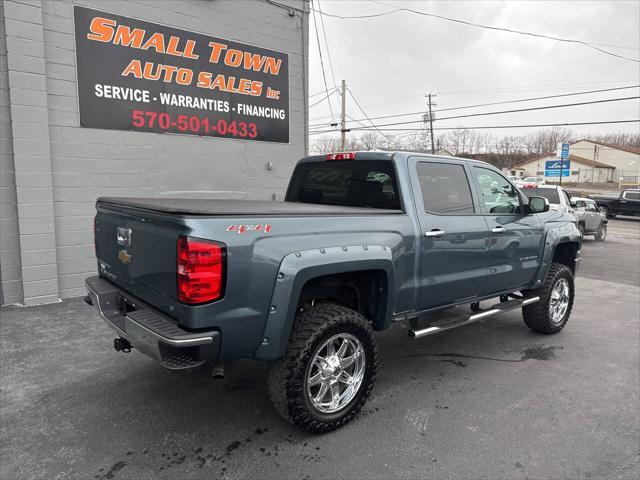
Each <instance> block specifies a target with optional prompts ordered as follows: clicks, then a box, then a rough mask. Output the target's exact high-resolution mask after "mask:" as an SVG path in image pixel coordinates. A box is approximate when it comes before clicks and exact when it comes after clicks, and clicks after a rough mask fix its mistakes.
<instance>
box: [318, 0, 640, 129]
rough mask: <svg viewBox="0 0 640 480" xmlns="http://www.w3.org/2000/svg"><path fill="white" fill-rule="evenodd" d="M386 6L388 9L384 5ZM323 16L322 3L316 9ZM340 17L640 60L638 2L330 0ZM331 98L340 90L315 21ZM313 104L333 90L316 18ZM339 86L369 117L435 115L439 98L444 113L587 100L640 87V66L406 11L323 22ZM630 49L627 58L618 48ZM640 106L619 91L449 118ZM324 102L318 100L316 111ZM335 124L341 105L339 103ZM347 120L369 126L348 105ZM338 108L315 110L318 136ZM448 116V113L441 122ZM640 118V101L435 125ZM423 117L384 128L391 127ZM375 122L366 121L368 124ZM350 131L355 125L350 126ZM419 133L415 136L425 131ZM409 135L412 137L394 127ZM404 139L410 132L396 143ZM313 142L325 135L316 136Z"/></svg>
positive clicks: (417, 20)
mask: <svg viewBox="0 0 640 480" xmlns="http://www.w3.org/2000/svg"><path fill="white" fill-rule="evenodd" d="M383 4H388V5H390V6H385V5H383ZM313 5H314V7H315V8H316V9H317V8H318V0H314V2H313ZM319 6H320V7H321V8H322V11H323V12H324V13H327V14H332V15H343V16H353V15H367V14H375V13H381V12H387V11H391V10H393V9H394V8H398V7H409V8H413V9H416V10H420V11H423V12H429V13H434V14H438V15H444V16H449V17H454V18H457V19H461V20H467V21H471V22H475V23H481V24H485V25H490V26H496V27H507V28H511V29H518V30H525V31H529V32H534V33H540V34H546V35H552V36H557V37H564V38H571V39H577V40H582V41H586V42H589V43H594V44H598V47H599V48H602V49H604V50H608V51H611V52H613V53H616V54H619V55H623V56H626V57H632V58H636V59H638V58H640V2H639V1H637V0H630V1H592V2H584V1H570V2H540V1H530V2H529V1H501V2H500V1H496V2H479V1H413V2H410V1H393V0H382V1H380V2H377V1H375V2H374V1H366V0H360V1H343V0H340V1H337V0H321V1H320V2H319ZM316 21H317V23H318V27H319V35H320V42H321V45H322V54H323V58H324V63H325V72H326V77H327V83H328V85H329V88H331V87H332V86H333V84H334V76H332V73H331V68H330V65H329V58H328V55H327V50H326V47H325V44H324V38H323V36H322V30H321V24H320V16H319V15H318V14H316ZM309 25H310V29H311V31H310V39H309V57H310V77H309V91H310V94H311V95H314V94H316V93H317V92H321V91H323V90H324V88H325V87H324V83H323V76H322V70H321V65H320V55H319V53H318V44H317V42H316V34H315V27H314V20H313V16H310V19H309ZM324 26H325V29H326V34H327V41H328V47H329V56H330V59H331V64H332V65H333V71H334V74H335V82H336V84H338V85H339V83H340V80H341V79H343V78H344V79H345V80H346V82H347V86H348V87H349V88H350V89H351V91H352V92H353V94H354V95H355V97H356V99H357V100H358V102H359V103H360V104H361V105H362V107H363V109H364V110H365V112H366V114H367V115H368V116H369V117H372V116H382V115H391V114H397V113H408V112H415V111H419V110H421V109H424V108H425V105H426V101H425V98H424V95H425V93H427V92H432V93H436V94H437V99H436V101H437V104H438V106H437V108H436V109H440V108H450V107H457V106H463V105H473V104H478V103H487V102H498V101H503V100H511V99H521V98H528V97H537V96H545V95H554V94H560V93H568V92H579V91H584V90H595V89H601V88H613V87H621V86H629V85H638V84H640V63H637V62H631V61H628V60H623V59H619V58H615V57H613V56H609V55H606V54H604V53H600V52H598V51H596V50H593V49H591V48H588V47H586V46H582V45H578V44H570V43H561V42H558V41H554V40H548V39H542V38H534V37H529V36H522V35H516V34H511V33H506V32H498V31H493V30H487V29H483V28H475V27H471V26H466V25H460V24H456V23H451V22H448V21H444V20H440V19H434V18H429V17H425V16H420V15H416V14H413V13H408V12H397V13H393V14H390V15H386V16H382V17H378V18H370V19H344V20H343V19H339V18H332V17H329V16H324ZM620 47H627V48H620ZM638 95H640V89H638V88H634V89H627V90H619V91H616V92H606V93H596V94H591V95H581V96H573V97H561V98H557V99H550V100H542V101H535V102H528V103H517V104H509V105H498V106H493V107H484V108H474V109H469V110H460V111H454V112H447V113H446V116H451V115H456V114H465V113H478V112H485V111H495V110H508V109H512V108H526V107H532V106H542V105H551V104H560V103H573V102H580V101H589V100H597V99H604V98H617V97H630V96H638ZM321 99H322V95H316V96H312V97H311V99H310V104H313V103H315V102H317V101H319V100H321ZM331 100H332V106H333V110H334V115H335V118H336V119H337V118H338V115H339V105H340V103H339V101H340V99H339V96H338V95H333V96H332V97H331ZM347 114H348V115H350V116H351V117H352V118H356V119H361V118H363V115H362V113H361V112H360V111H359V110H358V107H357V106H356V105H355V104H354V102H353V101H352V99H351V98H349V97H348V96H347ZM330 115H331V114H330V112H329V107H328V102H326V101H324V102H321V103H320V104H318V105H316V106H313V107H312V108H311V109H310V113H309V118H310V125H311V131H313V130H318V128H317V127H315V126H314V125H319V124H323V123H325V122H326V123H329V122H330ZM439 116H440V117H444V116H445V112H443V113H441V114H439ZM638 118H640V102H639V101H638V100H629V101H623V102H614V103H606V104H600V105H586V106H578V107H570V108H562V109H552V110H543V111H534V112H527V113H514V114H504V115H493V116H487V117H477V118H466V119H458V120H443V121H442V122H441V123H439V124H438V123H437V126H454V127H455V126H469V127H473V126H481V125H513V124H535V123H556V122H558V123H559V122H580V121H582V122H586V121H604V120H625V119H638ZM417 119H418V116H417V115H416V116H410V117H400V118H391V119H379V120H374V123H377V124H382V123H392V122H398V121H409V120H417ZM365 123H366V122H365ZM348 126H355V124H354V123H352V122H348ZM419 126H420V125H418V124H414V125H411V126H410V127H409V128H415V127H419ZM387 128H402V127H387ZM570 128H572V129H573V130H575V131H576V132H577V133H578V134H587V133H590V132H595V133H605V132H610V131H628V132H638V129H639V124H638V123H633V124H620V125H602V126H583V127H577V126H576V127H570ZM532 130H533V129H509V130H485V131H486V132H490V133H494V134H497V135H503V134H513V135H520V134H525V133H527V132H529V131H532ZM388 133H389V134H394V135H397V134H401V133H402V132H388ZM310 138H311V139H312V140H313V139H317V138H320V136H311V137H310Z"/></svg>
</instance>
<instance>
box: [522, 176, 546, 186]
mask: <svg viewBox="0 0 640 480" xmlns="http://www.w3.org/2000/svg"><path fill="white" fill-rule="evenodd" d="M517 184H518V186H519V187H521V188H522V187H524V188H529V187H535V186H538V185H544V184H545V181H544V178H543V177H524V178H521V179H519V180H518V181H517Z"/></svg>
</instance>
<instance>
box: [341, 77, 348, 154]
mask: <svg viewBox="0 0 640 480" xmlns="http://www.w3.org/2000/svg"><path fill="white" fill-rule="evenodd" d="M346 100H347V84H346V82H345V81H344V80H342V114H341V116H340V150H341V151H343V152H344V145H345V141H346V134H347V111H346V106H347V101H346Z"/></svg>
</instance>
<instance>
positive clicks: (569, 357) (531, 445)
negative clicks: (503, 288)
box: [0, 219, 640, 480]
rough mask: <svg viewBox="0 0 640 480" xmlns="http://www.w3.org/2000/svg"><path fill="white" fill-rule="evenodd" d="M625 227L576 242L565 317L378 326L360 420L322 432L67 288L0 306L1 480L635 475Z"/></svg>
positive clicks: (244, 372)
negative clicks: (168, 364)
mask: <svg viewBox="0 0 640 480" xmlns="http://www.w3.org/2000/svg"><path fill="white" fill-rule="evenodd" d="M639 232H640V222H639V221H638V220H633V219H628V220H625V219H614V220H612V221H611V222H610V228H609V236H608V238H607V240H606V242H604V243H596V242H595V241H593V240H591V239H589V238H587V239H585V242H584V244H583V249H582V255H583V265H582V268H581V270H580V272H579V276H578V279H577V283H576V285H577V296H576V301H575V305H574V310H573V313H572V316H571V319H570V321H569V323H568V325H567V327H566V328H565V329H564V330H563V331H562V332H561V333H559V334H557V335H554V336H544V335H539V334H535V333H532V332H531V331H529V330H528V329H527V328H526V327H525V326H524V324H523V322H522V318H521V314H520V312H518V311H514V312H510V313H508V314H505V315H503V316H501V317H498V318H494V319H490V320H489V319H488V320H486V321H480V322H478V323H475V324H472V325H470V326H467V327H462V328H459V329H454V330H451V331H448V332H445V333H442V334H440V335H436V336H432V337H426V338H424V339H419V340H411V339H409V338H408V337H407V335H406V330H405V329H403V328H402V326H400V325H397V326H394V327H392V329H391V330H389V331H387V332H385V333H382V334H380V335H379V336H378V340H379V343H380V352H381V360H382V361H381V368H380V373H379V375H378V378H377V383H376V387H375V388H374V393H373V396H372V398H371V400H370V401H369V402H368V404H367V405H366V406H365V409H364V411H363V412H362V414H361V415H360V417H359V418H358V419H356V420H355V421H354V422H352V423H350V424H349V425H347V426H346V427H344V428H343V429H341V430H339V431H336V432H333V433H329V434H325V435H320V436H311V435H307V434H304V433H301V432H299V431H298V430H296V429H295V428H294V427H292V426H290V425H289V424H287V423H286V422H284V421H283V420H282V419H280V417H279V416H278V415H277V414H276V413H275V411H274V409H273V408H272V407H271V404H270V403H269V399H268V396H267V387H266V374H265V373H266V368H265V366H264V365H263V364H261V363H257V362H253V361H238V362H234V363H231V364H229V365H227V372H226V377H225V379H224V380H214V379H212V378H210V377H209V375H208V374H206V372H202V373H198V374H174V373H171V372H168V371H165V370H164V369H163V368H161V367H160V366H158V365H157V364H156V363H154V362H153V361H152V360H150V359H148V358H147V357H145V356H143V355H142V354H140V353H137V352H135V351H134V352H132V353H129V354H124V353H116V352H114V351H113V349H112V347H111V342H112V338H113V336H112V334H111V333H110V331H109V330H108V329H107V327H106V326H105V325H104V324H103V323H102V322H101V320H100V319H99V318H98V316H97V315H96V313H95V312H94V310H93V309H91V308H89V307H87V306H86V305H85V304H84V303H83V302H82V301H81V300H79V299H74V300H69V301H65V302H63V303H60V304H56V305H48V306H41V307H32V308H19V307H5V308H3V309H2V310H0V313H1V315H2V319H1V320H0V386H1V390H0V394H1V397H0V420H1V421H0V478H2V479H11V480H14V479H34V478H42V479H53V478H59V479H67V478H73V479H75V478H79V479H94V478H95V479H134V478H135V479H147V478H148V479H152V478H167V479H175V478H180V479H211V478H224V479H226V478H229V479H236V478H266V479H283V478H293V479H306V478H367V479H378V478H379V479H387V478H407V479H409V478H411V479H412V478H429V479H482V478H486V479H494V478H516V479H519V478H522V479H525V478H529V479H533V478H545V479H565V478H566V479H577V478H584V479H596V478H598V479H599V478H603V479H637V478H639V477H640V472H639V467H638V458H639V454H640V400H639V383H640V378H639V371H640V353H639V352H640V345H639V337H640V329H639V326H640V319H639V317H640V311H639V308H640V289H639V285H640V278H639V274H640V273H639V272H640V234H639Z"/></svg>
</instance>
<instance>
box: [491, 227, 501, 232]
mask: <svg viewBox="0 0 640 480" xmlns="http://www.w3.org/2000/svg"><path fill="white" fill-rule="evenodd" d="M491 233H504V227H494V228H492V229H491Z"/></svg>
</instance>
